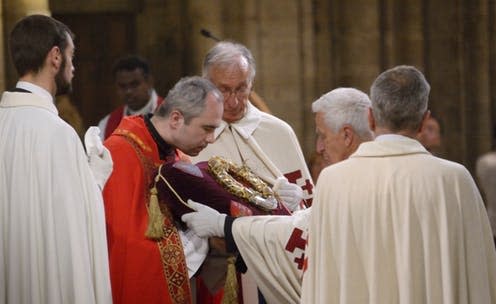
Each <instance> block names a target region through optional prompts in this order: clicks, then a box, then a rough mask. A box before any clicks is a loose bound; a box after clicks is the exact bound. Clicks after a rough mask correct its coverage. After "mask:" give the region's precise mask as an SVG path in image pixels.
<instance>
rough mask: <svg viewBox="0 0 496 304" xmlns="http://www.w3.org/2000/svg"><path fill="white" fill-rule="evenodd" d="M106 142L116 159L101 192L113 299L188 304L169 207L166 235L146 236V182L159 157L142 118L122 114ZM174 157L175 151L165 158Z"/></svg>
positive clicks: (181, 255) (179, 247)
mask: <svg viewBox="0 0 496 304" xmlns="http://www.w3.org/2000/svg"><path fill="white" fill-rule="evenodd" d="M105 146H106V147H107V148H108V149H109V150H110V152H111V154H112V159H113V162H114V169H113V172H112V175H111V176H110V179H109V180H108V182H107V184H106V186H105V189H104V192H103V195H104V201H105V216H106V222H107V238H108V247H109V259H110V279H111V284H112V296H113V301H114V304H121V303H147V304H153V303H191V292H190V288H189V279H188V271H187V268H186V263H185V258H184V253H183V248H182V245H181V241H180V239H179V235H178V233H177V230H176V228H175V227H174V225H172V224H171V217H170V214H169V217H167V215H168V213H167V210H164V209H162V211H163V213H164V215H165V216H166V220H165V222H164V232H165V235H166V236H165V237H164V239H163V240H161V241H153V240H150V239H148V238H146V237H145V230H146V227H147V224H148V214H147V205H148V202H149V189H150V183H151V182H152V180H153V176H154V174H155V173H156V170H157V168H158V165H160V163H162V161H161V160H160V159H159V152H158V149H157V145H156V143H155V142H154V140H153V138H152V136H151V135H150V133H149V131H148V129H147V128H146V125H145V122H144V120H143V117H139V116H131V117H124V118H123V119H122V121H121V123H120V124H119V126H118V127H117V129H116V130H115V132H114V133H113V134H112V135H111V136H110V137H109V138H108V139H107V140H106V141H105ZM177 158H178V154H177V152H176V157H174V156H172V157H171V159H170V160H168V161H167V162H174V161H175V160H177ZM161 207H163V205H162V206H161Z"/></svg>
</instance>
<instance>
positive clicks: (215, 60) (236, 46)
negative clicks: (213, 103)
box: [202, 41, 256, 85]
mask: <svg viewBox="0 0 496 304" xmlns="http://www.w3.org/2000/svg"><path fill="white" fill-rule="evenodd" d="M243 64H246V65H248V69H249V70H248V72H249V74H248V81H249V84H250V85H251V84H252V83H253V79H254V78H255V74H256V64H255V59H253V55H252V54H251V52H250V50H248V48H246V47H245V46H244V45H242V44H240V43H235V42H229V41H222V42H218V43H217V44H216V45H215V46H214V47H213V48H211V49H210V51H209V52H208V53H207V55H206V56H205V60H204V61H203V71H202V74H203V77H206V78H208V79H209V78H210V77H209V70H210V68H211V67H212V66H222V67H231V66H236V65H243Z"/></svg>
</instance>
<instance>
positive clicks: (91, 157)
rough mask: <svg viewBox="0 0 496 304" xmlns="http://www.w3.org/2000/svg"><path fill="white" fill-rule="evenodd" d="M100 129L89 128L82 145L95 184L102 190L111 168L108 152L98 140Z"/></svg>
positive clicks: (100, 140) (99, 139) (110, 158)
mask: <svg viewBox="0 0 496 304" xmlns="http://www.w3.org/2000/svg"><path fill="white" fill-rule="evenodd" d="M99 134H100V129H98V127H90V128H89V129H88V131H86V134H84V145H85V146H86V154H87V155H88V163H89V165H90V169H91V172H92V173H93V177H94V178H95V181H96V183H97V184H98V187H100V189H103V187H104V186H105V183H106V182H107V179H108V178H109V177H110V174H111V173H112V168H113V162H112V157H111V156H110V151H109V150H108V149H107V148H105V147H104V146H103V144H102V139H101V138H100V135H99Z"/></svg>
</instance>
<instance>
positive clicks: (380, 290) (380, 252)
mask: <svg viewBox="0 0 496 304" xmlns="http://www.w3.org/2000/svg"><path fill="white" fill-rule="evenodd" d="M429 91H430V86H429V84H428V83H427V81H426V80H425V78H424V76H423V75H422V73H421V72H420V71H418V70H417V69H416V68H414V67H411V66H398V67H395V68H392V69H390V70H387V71H385V72H384V73H382V74H381V75H379V76H378V77H377V79H376V80H375V81H374V83H373V84H372V87H371V100H372V109H371V111H370V113H369V123H370V126H371V129H372V130H373V131H374V132H375V134H376V136H377V137H376V138H375V140H374V141H371V142H367V143H363V144H361V145H360V147H359V148H358V150H357V151H356V152H355V153H354V154H353V155H352V156H351V157H350V158H349V159H347V160H345V161H343V162H341V163H339V164H336V165H334V166H330V167H328V168H326V169H324V170H323V171H322V174H321V176H320V178H319V184H318V185H317V192H316V197H315V201H314V205H313V206H312V214H311V216H310V226H309V231H308V233H309V240H308V246H307V250H306V255H307V260H306V263H305V265H306V266H307V269H306V272H305V273H304V276H303V286H302V298H301V303H326V304H327V303H329V304H332V303H372V304H373V303H495V302H496V289H495V288H494V286H496V253H495V250H494V245H493V243H492V235H491V229H490V226H489V221H488V218H487V214H486V211H485V209H484V204H483V202H482V199H481V197H480V194H479V191H478V190H477V187H476V185H475V183H474V181H473V179H472V177H471V176H470V174H469V172H468V171H467V170H466V169H465V168H464V167H463V166H462V165H460V164H457V163H454V162H450V161H447V160H443V159H440V158H437V157H435V156H433V155H432V154H430V153H429V152H427V151H426V150H425V148H424V147H423V146H422V145H421V144H420V143H419V142H418V141H416V140H415V139H414V138H415V136H416V135H417V133H418V131H419V130H420V129H421V128H422V126H423V124H424V122H425V120H426V119H427V118H428V117H429V111H428V107H427V104H428V96H429ZM321 185H322V186H321ZM323 185H326V186H323Z"/></svg>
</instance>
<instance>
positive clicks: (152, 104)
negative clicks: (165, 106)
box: [124, 89, 158, 115]
mask: <svg viewBox="0 0 496 304" xmlns="http://www.w3.org/2000/svg"><path fill="white" fill-rule="evenodd" d="M157 100H158V96H157V92H155V90H154V89H152V91H151V93H150V99H149V100H148V102H147V103H146V104H145V105H144V106H143V107H142V108H141V109H139V110H137V111H133V110H132V109H131V108H129V107H128V106H126V107H125V109H124V113H125V115H144V114H148V113H153V111H155V109H156V108H157Z"/></svg>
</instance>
